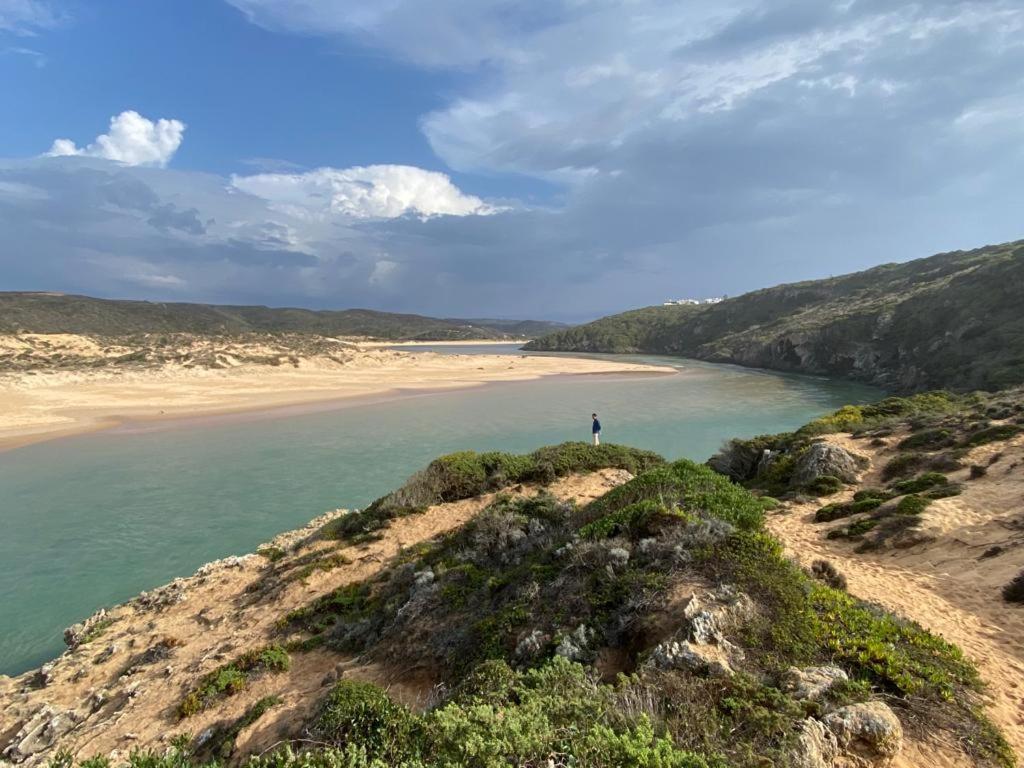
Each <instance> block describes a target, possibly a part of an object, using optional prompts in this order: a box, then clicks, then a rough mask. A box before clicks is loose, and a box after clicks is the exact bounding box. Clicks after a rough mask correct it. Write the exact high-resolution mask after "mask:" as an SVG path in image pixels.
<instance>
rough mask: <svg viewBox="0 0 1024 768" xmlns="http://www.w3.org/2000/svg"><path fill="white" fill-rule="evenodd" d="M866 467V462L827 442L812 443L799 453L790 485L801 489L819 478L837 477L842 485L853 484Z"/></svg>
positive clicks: (863, 458) (861, 457)
mask: <svg viewBox="0 0 1024 768" xmlns="http://www.w3.org/2000/svg"><path fill="white" fill-rule="evenodd" d="M867 466H868V460H867V459H866V458H865V457H863V456H860V455H858V454H855V453H851V452H850V451H848V450H846V449H845V448H842V447H841V446H838V445H834V444H833V443H829V442H819V443H812V444H811V445H810V446H809V447H808V448H807V450H806V451H804V452H803V453H801V454H800V455H799V456H798V457H797V459H796V464H795V466H794V467H793V475H792V478H791V479H790V485H791V486H792V487H793V488H802V487H803V486H805V485H809V484H810V483H813V482H814V481H815V480H817V479H818V478H821V477H837V478H839V479H840V480H842V481H843V482H844V483H855V482H857V479H858V478H859V477H860V473H861V472H862V471H863V470H864V469H865V468H866V467H867Z"/></svg>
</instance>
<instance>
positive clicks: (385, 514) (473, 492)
mask: <svg viewBox="0 0 1024 768" xmlns="http://www.w3.org/2000/svg"><path fill="white" fill-rule="evenodd" d="M663 462H664V459H662V458H661V457H660V456H658V455H657V454H655V453H652V452H650V451H643V450H639V449H636V448H627V447H625V446H620V445H610V444H609V445H600V446H593V445H589V444H588V443H581V442H573V443H562V444H561V445H556V446H550V447H546V448H541V449H539V450H536V451H534V452H533V453H528V454H511V453H500V452H490V453H476V452H474V451H462V452H459V453H453V454H449V455H447V456H442V457H440V458H438V459H435V460H434V461H432V462H431V463H430V465H429V466H428V467H427V468H426V469H425V470H423V471H422V472H419V473H417V474H415V475H413V477H411V478H410V479H409V480H408V481H407V482H406V483H405V485H403V486H402V487H401V488H399V489H398V490H396V491H393V492H391V493H389V494H388V495H386V496H383V497H381V498H379V499H377V500H376V501H374V502H373V503H372V504H371V505H370V506H368V507H367V508H366V509H364V510H362V511H360V512H354V513H352V514H348V515H343V516H342V517H339V518H336V519H334V520H332V521H331V522H329V523H327V524H326V525H325V526H324V527H323V529H322V530H321V536H322V537H323V538H325V539H336V540H340V541H345V542H348V543H359V542H362V541H368V540H372V539H374V538H378V537H379V536H380V532H381V530H382V529H384V528H386V527H387V525H388V524H389V522H390V521H391V520H393V519H395V518H397V517H403V516H405V515H409V514H416V513H419V512H423V511H424V510H425V509H426V508H427V507H429V506H431V505H433V504H440V503H443V502H448V501H459V500H461V499H468V498H471V497H473V496H478V495H480V494H482V493H487V492H488V491H493V490H497V489H499V488H504V487H506V486H509V485H515V484H519V483H550V482H551V481H553V480H555V479H556V478H559V477H564V476H566V475H569V474H573V473H576V472H594V471H597V470H599V469H609V468H615V469H624V470H627V471H629V472H632V473H634V474H635V473H637V472H642V471H643V470H645V469H648V468H650V467H654V466H657V465H658V464H661V463H663Z"/></svg>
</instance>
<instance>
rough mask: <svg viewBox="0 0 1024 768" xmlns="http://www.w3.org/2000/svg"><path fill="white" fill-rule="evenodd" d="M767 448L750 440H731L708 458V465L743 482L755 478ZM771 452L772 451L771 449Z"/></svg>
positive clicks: (719, 472) (721, 473)
mask: <svg viewBox="0 0 1024 768" xmlns="http://www.w3.org/2000/svg"><path fill="white" fill-rule="evenodd" d="M764 453H765V449H764V448H763V447H761V446H759V445H755V444H754V442H753V441H750V440H730V441H729V442H728V443H726V444H725V446H723V447H722V449H721V450H720V451H719V452H718V453H716V454H715V455H714V456H712V457H711V458H710V459H708V466H709V467H711V468H712V469H713V470H715V472H717V473H718V474H720V475H725V476H726V477H728V478H729V479H730V480H734V481H735V482H737V483H742V482H743V481H744V480H751V479H753V478H754V477H755V476H756V475H757V472H758V465H759V464H760V463H761V461H762V460H763V459H764ZM769 453H771V451H769Z"/></svg>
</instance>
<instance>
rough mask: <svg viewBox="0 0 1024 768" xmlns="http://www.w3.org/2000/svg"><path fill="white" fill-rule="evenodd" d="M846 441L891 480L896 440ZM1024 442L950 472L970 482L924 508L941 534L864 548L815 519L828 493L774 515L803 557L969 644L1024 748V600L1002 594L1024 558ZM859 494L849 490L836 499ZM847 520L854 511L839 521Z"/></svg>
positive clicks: (930, 529)
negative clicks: (973, 473)
mask: <svg viewBox="0 0 1024 768" xmlns="http://www.w3.org/2000/svg"><path fill="white" fill-rule="evenodd" d="M830 439H832V438H830ZM836 441H837V442H841V443H845V445H846V447H855V448H856V450H858V451H859V452H861V453H863V454H865V455H868V456H869V457H870V458H872V468H871V469H869V470H868V472H867V474H866V476H865V478H864V482H863V483H862V484H863V485H864V486H878V485H881V482H880V480H879V478H878V475H877V472H878V469H877V467H880V466H881V465H882V464H884V463H885V461H886V460H887V459H888V458H889V453H888V450H887V449H883V450H882V451H881V452H880V454H879V453H876V452H875V451H874V450H872V449H870V448H868V447H867V446H866V444H865V443H860V442H858V443H857V444H856V445H853V444H852V442H853V441H850V440H849V438H845V439H838V440H836ZM894 442H895V441H894ZM1020 443H1021V441H1020V440H1016V441H1013V442H1012V443H1011V444H1003V445H1001V446H999V450H1001V451H1002V452H1003V453H1004V456H1003V458H1002V459H1001V460H1000V463H999V464H997V465H995V466H994V467H993V468H992V469H990V471H989V474H988V475H987V476H986V477H984V478H981V479H979V480H971V481H968V480H967V473H966V471H960V472H956V473H951V474H950V477H951V479H954V480H957V481H960V482H963V483H964V487H965V490H964V493H963V494H962V495H961V496H958V497H954V498H949V499H942V500H941V501H938V502H936V503H935V504H933V505H932V507H930V508H929V509H928V510H927V512H926V513H925V515H924V516H923V517H924V518H925V519H924V523H923V525H922V530H923V531H924V532H926V533H927V534H929V535H930V536H932V537H934V541H931V542H927V543H923V544H918V545H916V546H914V547H910V548H908V549H899V550H889V551H883V552H879V553H872V554H856V553H855V552H854V551H853V550H854V546H855V545H854V544H851V543H849V542H843V541H839V540H833V541H829V540H827V539H826V538H825V534H826V533H827V531H828V530H829V528H830V527H831V526H829V525H827V524H824V525H823V524H815V523H814V521H813V517H814V512H815V511H816V510H817V509H818V508H819V507H820V506H821V504H819V503H811V504H799V505H791V506H790V507H789V508H788V509H785V510H783V511H780V512H779V513H777V514H775V515H772V516H770V518H769V520H768V527H769V528H770V529H771V531H772V532H773V533H774V534H775V535H776V536H778V537H779V538H780V539H781V540H782V541H783V542H784V543H785V545H786V548H787V550H788V552H789V554H790V555H791V556H792V557H794V558H795V559H797V560H798V561H799V562H800V563H802V564H804V565H809V564H810V563H811V562H812V561H814V560H818V559H824V560H828V561H830V562H832V563H833V564H834V565H835V566H836V568H838V569H839V571H840V572H841V573H842V574H843V575H844V576H846V579H847V582H848V585H849V591H850V592H851V593H853V594H855V595H857V596H858V597H860V598H862V599H865V600H868V601H871V602H875V603H878V604H880V605H882V606H884V607H886V608H887V609H889V610H891V611H894V612H895V613H898V614H901V615H903V616H907V617H909V618H911V619H913V620H915V621H917V622H918V623H919V624H921V625H922V626H924V627H926V628H927V629H929V630H931V631H932V632H934V633H936V634H938V635H941V636H942V637H944V638H945V639H947V640H949V641H950V642H953V643H956V644H957V645H959V646H960V647H961V648H962V649H963V650H964V652H965V653H966V654H967V655H968V656H969V657H970V658H971V660H972V661H973V662H974V663H975V664H976V665H977V667H978V670H979V672H980V673H981V676H982V678H983V679H984V680H985V682H986V684H987V686H988V698H989V706H988V711H989V715H990V716H991V718H992V719H993V721H995V722H996V723H997V724H998V725H999V726H1000V727H1001V728H1002V729H1003V732H1004V734H1005V735H1006V737H1007V739H1008V740H1009V742H1010V743H1011V745H1012V746H1013V748H1014V750H1015V751H1016V752H1017V754H1018V755H1024V607H1020V606H1013V605H1010V604H1008V603H1006V602H1004V601H1003V600H1002V599H1001V597H1000V589H1001V587H1002V585H1004V584H1006V583H1007V582H1008V581H1009V580H1010V579H1011V578H1012V576H1013V575H1015V574H1016V573H1017V572H1019V571H1020V570H1021V569H1022V568H1024V546H1021V544H1022V541H1021V535H1020V532H1019V531H1018V529H1017V523H1016V522H1015V521H1017V520H1020V512H1021V510H1022V504H1021V501H1022V500H1024V473H1022V472H1021V471H1019V470H1018V469H1017V467H1016V466H1013V465H1014V462H1017V461H1020V460H1022V459H1024V447H1022V445H1021V444H1020ZM996 451H997V448H996V447H994V446H987V447H984V448H981V449H977V450H976V451H975V453H974V454H973V455H972V456H971V457H970V461H971V462H972V463H974V462H979V461H984V460H985V459H987V458H988V456H989V455H992V454H993V453H995V452H996ZM851 496H852V491H847V492H845V493H844V494H842V495H837V496H834V497H830V498H829V499H828V501H830V502H831V501H845V500H847V499H848V498H849V497H851ZM845 522H849V521H840V522H838V523H836V525H837V526H839V525H842V524H843V523H845ZM997 544H998V545H1000V546H1002V547H1004V548H1005V552H1004V554H1001V555H1000V556H998V557H993V558H981V559H979V557H980V555H981V554H982V553H983V552H985V551H986V550H988V549H989V548H990V547H992V546H994V545H997ZM912 764H913V763H909V764H908V765H912ZM922 764H923V763H922ZM930 764H936V765H955V764H956V763H954V762H950V761H948V760H943V762H941V763H936V762H932V763H930Z"/></svg>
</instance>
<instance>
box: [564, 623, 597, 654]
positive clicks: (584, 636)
mask: <svg viewBox="0 0 1024 768" xmlns="http://www.w3.org/2000/svg"><path fill="white" fill-rule="evenodd" d="M593 637H594V630H592V629H590V628H589V627H587V626H586V625H584V624H580V625H579V626H578V627H576V630H575V631H574V632H573V633H572V634H569V635H566V636H565V637H563V638H562V642H560V643H559V644H558V647H557V648H555V653H557V654H558V655H559V656H564V657H565V658H567V659H569V661H583V660H585V659H586V658H587V656H588V655H589V652H590V641H591V640H592V639H593Z"/></svg>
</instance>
